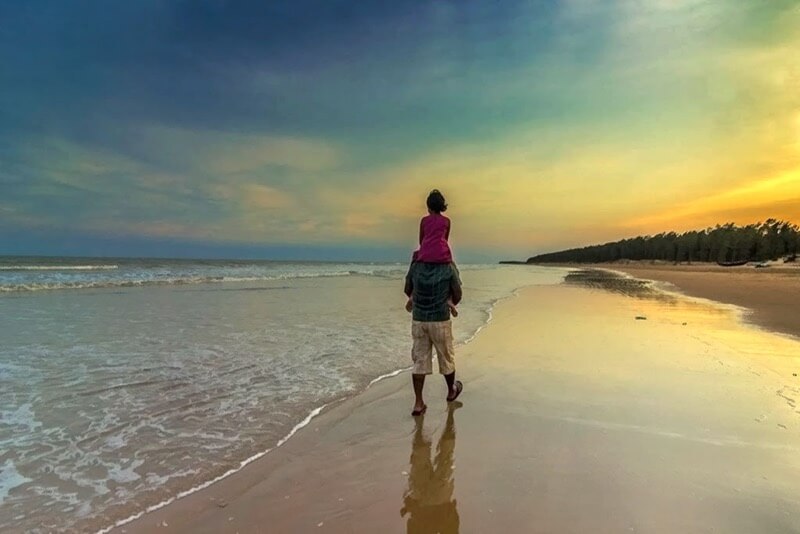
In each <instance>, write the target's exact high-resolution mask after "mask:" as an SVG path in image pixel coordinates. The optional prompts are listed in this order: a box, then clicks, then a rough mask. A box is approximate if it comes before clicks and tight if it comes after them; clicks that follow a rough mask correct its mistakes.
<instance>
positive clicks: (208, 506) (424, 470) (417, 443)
mask: <svg viewBox="0 0 800 534" xmlns="http://www.w3.org/2000/svg"><path fill="white" fill-rule="evenodd" d="M637 317H639V319H637ZM736 317H737V314H736V312H735V310H732V309H729V308H725V307H717V306H711V305H708V304H705V303H703V302H697V301H689V300H686V299H683V298H675V297H671V298H648V297H646V296H642V295H640V298H632V297H631V296H630V295H629V294H621V293H619V292H609V291H607V290H605V289H601V288H598V287H595V286H592V285H586V284H584V285H582V287H575V286H572V285H561V286H541V287H531V288H528V289H525V290H523V291H521V292H520V294H519V296H517V297H515V298H512V299H509V300H507V301H504V302H502V303H500V304H499V305H498V306H497V308H496V310H495V318H494V320H493V322H492V323H490V325H489V326H488V327H487V328H486V329H485V330H484V331H482V332H481V333H480V334H479V335H478V336H477V338H476V339H475V340H474V341H473V342H472V343H470V344H469V345H467V346H466V347H461V348H460V349H459V350H458V359H457V362H458V369H459V371H458V372H459V379H461V380H462V381H463V382H464V384H465V390H464V393H463V395H462V397H461V398H460V400H461V401H462V402H463V405H460V406H454V405H447V403H446V402H445V400H444V394H445V392H444V388H443V385H442V380H441V378H440V377H438V376H433V377H431V378H430V379H429V381H428V383H427V385H426V401H427V403H428V406H429V408H428V412H427V414H426V415H425V416H424V417H422V418H417V419H416V420H415V419H414V418H412V417H410V415H409V411H410V409H411V406H412V402H413V395H412V392H411V386H410V377H409V375H408V374H405V373H404V374H402V375H400V376H398V377H395V378H392V379H388V380H385V381H383V382H380V383H378V384H376V385H375V386H373V387H372V388H370V389H369V390H368V391H367V392H365V393H364V394H362V395H359V396H357V397H355V398H352V399H349V400H347V401H345V402H342V403H340V404H339V405H337V406H334V407H332V408H331V409H329V410H327V411H326V412H325V413H323V414H322V415H321V416H320V417H318V418H316V419H314V420H313V421H312V422H311V424H310V425H309V426H307V427H306V428H304V429H303V430H301V431H300V432H298V434H297V435H296V436H295V437H294V438H292V439H291V440H290V441H289V442H288V443H287V444H286V445H285V446H283V447H281V448H279V449H277V450H275V451H273V452H272V453H270V454H268V455H267V456H265V457H264V458H262V459H261V460H258V461H256V462H254V463H253V464H251V465H250V466H248V467H247V468H245V469H244V470H242V471H240V472H239V473H237V474H235V475H233V476H230V477H229V478H227V479H225V480H223V481H221V482H219V483H217V484H214V485H213V486H211V487H209V488H208V489H206V490H203V491H200V492H197V493H195V494H193V495H190V496H189V497H186V498H184V499H181V500H179V501H177V502H175V503H173V504H171V505H169V506H167V507H165V508H163V509H161V510H158V511H156V512H153V513H151V514H148V515H145V516H144V517H142V518H141V519H139V520H137V521H135V522H133V523H130V524H127V525H124V526H122V527H120V528H118V529H116V530H115V532H126V533H134V532H137V533H138V532H165V533H166V532H193V533H194V532H198V533H211V532H215V533H216V532H230V533H234V532H242V533H244V532H383V533H389V532H418V533H423V532H525V533H527V532H542V533H544V532H548V533H549V532H566V533H571V532H575V533H578V532H664V533H673V532H712V531H713V532H726V533H745V532H747V533H751V532H770V533H784V532H786V533H789V532H800V523H798V521H797V518H798V517H800V497H798V495H800V432H798V431H800V411H799V410H798V408H797V405H796V404H797V401H798V399H800V378H798V377H796V376H794V375H793V373H798V374H800V343H798V342H797V341H794V340H792V339H790V338H787V337H783V336H777V335H774V334H770V333H768V332H764V331H759V330H756V329H753V328H750V327H747V326H744V325H742V324H739V323H737V321H736Z"/></svg>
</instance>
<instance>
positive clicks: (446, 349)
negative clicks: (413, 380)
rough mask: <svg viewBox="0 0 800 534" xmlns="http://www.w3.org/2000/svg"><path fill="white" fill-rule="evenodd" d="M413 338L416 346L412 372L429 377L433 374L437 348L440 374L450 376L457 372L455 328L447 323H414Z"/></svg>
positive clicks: (412, 325) (412, 349)
mask: <svg viewBox="0 0 800 534" xmlns="http://www.w3.org/2000/svg"><path fill="white" fill-rule="evenodd" d="M411 337H412V338H414V346H413V347H412V348H411V360H412V361H413V362H414V367H413V369H412V370H411V372H412V373H414V374H415V375H429V374H431V373H433V348H434V347H436V356H437V357H438V359H439V372H440V373H442V374H443V375H449V374H450V373H453V372H455V370H456V362H455V360H454V359H453V358H454V357H455V354H456V353H455V350H453V326H452V323H451V322H450V320H447V321H433V322H426V321H412V322H411Z"/></svg>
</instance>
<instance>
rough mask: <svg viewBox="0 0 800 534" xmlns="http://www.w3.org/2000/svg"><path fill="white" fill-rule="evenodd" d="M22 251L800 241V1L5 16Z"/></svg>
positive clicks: (271, 252) (140, 5)
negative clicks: (661, 236) (775, 237)
mask: <svg viewBox="0 0 800 534" xmlns="http://www.w3.org/2000/svg"><path fill="white" fill-rule="evenodd" d="M0 21H2V22H1V23H0V254H52V255H64V254H70V255H115V256H116V255H133V256H138V255H145V256H202V257H267V258H269V257H274V258H276V259H290V258H297V259H370V260H380V259H385V260H392V261H399V260H406V259H408V257H409V256H410V252H411V250H412V249H413V248H414V246H415V244H416V239H417V236H418V225H419V219H420V217H422V216H423V215H425V213H426V210H425V198H426V196H427V193H428V192H429V191H430V190H431V189H433V188H438V189H440V190H441V191H442V192H443V193H444V194H445V196H446V198H447V201H448V203H449V205H450V208H449V209H448V211H447V215H448V216H449V217H450V218H451V220H452V233H451V245H452V247H453V250H454V254H455V257H456V259H457V260H459V261H483V260H492V259H508V258H525V257H528V256H530V255H533V254H535V253H540V252H546V251H553V250H559V249H563V248H569V247H573V246H582V245H589V244H595V243H599V242H605V241H611V240H617V239H621V238H624V237H632V236H635V235H645V234H654V233H658V232H661V231H669V230H676V231H683V230H690V229H697V228H705V227H707V226H710V225H714V224H717V223H725V222H728V221H732V222H736V223H751V222H756V221H759V220H764V219H766V218H768V217H775V218H781V219H789V220H792V221H794V222H797V223H800V1H798V0H794V1H783V0H769V1H766V0H737V1H735V2H733V1H731V0H541V1H517V0H508V1H504V2H498V1H488V0H485V1H473V0H457V1H408V2H397V1H394V0H393V1H387V2H382V1H364V2H354V1H347V2H344V1H340V0H292V1H289V2H281V1H277V0H276V1H272V2H263V1H254V0H241V1H225V0H213V1H211V0H192V1H177V0H175V1H165V0H137V1H136V2H128V1H124V2H123V1H112V0H97V1H91V0H75V1H72V2H63V1H61V0H54V1H40V0H26V1H25V2H2V3H0Z"/></svg>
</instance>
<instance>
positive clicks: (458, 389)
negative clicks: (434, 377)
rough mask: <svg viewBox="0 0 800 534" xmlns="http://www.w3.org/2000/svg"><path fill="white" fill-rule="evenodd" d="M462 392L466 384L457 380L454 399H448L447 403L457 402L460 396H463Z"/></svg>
mask: <svg viewBox="0 0 800 534" xmlns="http://www.w3.org/2000/svg"><path fill="white" fill-rule="evenodd" d="M462 391H464V384H462V383H461V380H456V394H455V396H454V397H453V398H452V399H450V398H448V399H447V402H453V401H454V400H456V399H457V398H458V396H459V395H461V392H462Z"/></svg>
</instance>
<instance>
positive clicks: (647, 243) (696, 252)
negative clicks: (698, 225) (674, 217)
mask: <svg viewBox="0 0 800 534" xmlns="http://www.w3.org/2000/svg"><path fill="white" fill-rule="evenodd" d="M798 249H800V228H798V226H797V225H796V224H793V223H790V222H787V221H779V220H776V219H767V220H766V221H764V222H758V223H755V224H748V225H747V226H737V225H735V224H733V223H728V224H724V225H717V226H715V227H713V228H706V229H705V230H693V231H691V232H684V233H682V234H679V233H676V232H666V233H660V234H657V235H653V236H650V235H647V236H639V237H634V238H630V239H623V240H621V241H614V242H612V243H605V244H602V245H593V246H588V247H583V248H573V249H569V250H562V251H559V252H550V253H547V254H539V255H538V256H533V257H531V258H528V263H602V262H609V261H616V260H662V261H669V262H693V261H707V262H718V263H736V262H744V261H765V260H777V259H780V258H786V259H788V260H794V259H795V258H796V256H797V251H798Z"/></svg>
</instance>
